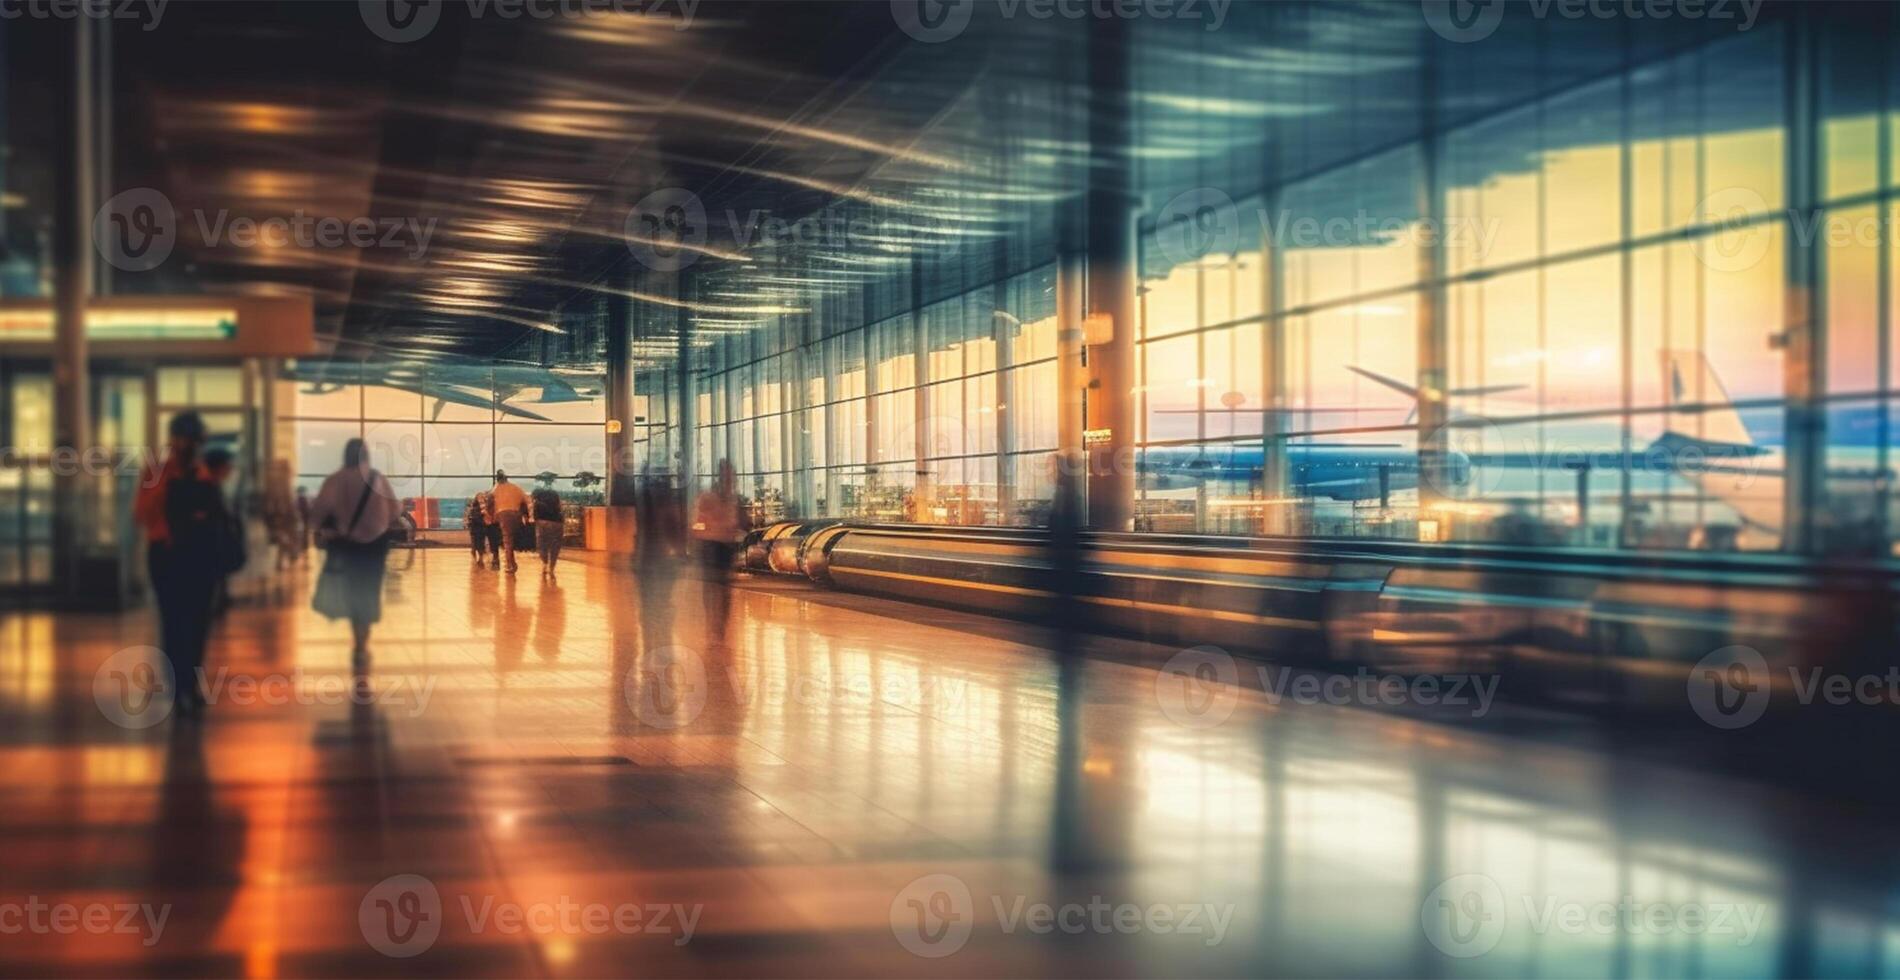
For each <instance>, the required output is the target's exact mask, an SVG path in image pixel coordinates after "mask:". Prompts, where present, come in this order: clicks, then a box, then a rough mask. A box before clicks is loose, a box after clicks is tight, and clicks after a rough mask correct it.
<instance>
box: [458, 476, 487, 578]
mask: <svg viewBox="0 0 1900 980" xmlns="http://www.w3.org/2000/svg"><path fill="white" fill-rule="evenodd" d="M482 497H483V495H482V494H479V493H477V494H475V495H474V496H472V497H470V498H468V508H467V510H465V511H463V512H462V526H463V527H465V528H467V529H468V550H469V553H470V554H473V555H474V556H475V567H476V568H480V567H482V558H483V556H484V555H486V554H487V553H488V520H487V518H486V517H485V516H484V513H485V511H486V510H487V508H488V504H487V503H486V502H485V501H483V500H482Z"/></svg>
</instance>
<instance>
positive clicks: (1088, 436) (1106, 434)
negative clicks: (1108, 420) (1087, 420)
mask: <svg viewBox="0 0 1900 980" xmlns="http://www.w3.org/2000/svg"><path fill="white" fill-rule="evenodd" d="M1114 438H1115V430H1114V429H1083V430H1082V445H1084V446H1106V445H1108V444H1109V441H1110V440H1112V439H1114Z"/></svg>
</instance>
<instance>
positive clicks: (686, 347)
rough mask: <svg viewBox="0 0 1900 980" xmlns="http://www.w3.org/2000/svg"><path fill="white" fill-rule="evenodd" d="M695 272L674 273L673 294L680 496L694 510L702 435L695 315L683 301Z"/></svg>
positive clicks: (690, 286)
mask: <svg viewBox="0 0 1900 980" xmlns="http://www.w3.org/2000/svg"><path fill="white" fill-rule="evenodd" d="M691 276H692V273H691V272H689V271H687V270H685V269H681V270H680V271H678V272H676V273H674V274H673V277H674V278H673V296H674V298H675V299H678V300H681V301H682V305H681V306H679V307H678V308H677V309H676V312H675V314H674V317H673V330H674V332H675V333H676V334H677V335H678V337H679V364H678V366H677V367H678V372H679V386H680V412H679V429H680V451H679V468H680V498H681V500H682V501H683V502H684V503H685V505H686V507H687V508H688V510H687V513H689V514H690V513H692V510H691V507H692V505H693V489H694V487H693V480H694V477H695V476H696V475H697V472H698V468H697V460H696V459H695V458H694V455H695V451H696V449H697V447H698V443H699V436H698V432H697V430H696V425H697V423H698V419H697V418H696V416H697V415H698V414H699V400H698V397H697V396H696V395H695V394H694V390H693V318H692V315H691V314H690V313H688V312H687V309H686V307H685V305H684V301H685V300H686V299H687V298H688V297H689V296H690V294H691V293H692V278H691Z"/></svg>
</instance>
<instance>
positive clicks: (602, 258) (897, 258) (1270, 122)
mask: <svg viewBox="0 0 1900 980" xmlns="http://www.w3.org/2000/svg"><path fill="white" fill-rule="evenodd" d="M582 6H584V5H582V4H580V3H579V0H569V2H568V3H565V4H563V3H560V2H559V0H548V2H546V3H539V4H537V3H536V2H535V0H527V5H526V6H525V7H524V6H522V5H520V4H512V3H511V2H510V0H487V2H481V0H472V2H453V0H450V2H440V3H437V4H435V5H434V6H433V7H431V6H429V5H428V4H412V3H409V2H408V0H394V2H393V3H392V2H389V0H371V2H370V3H368V4H359V3H356V2H352V0H302V2H285V3H271V2H216V0H197V2H180V0H173V2H171V3H169V4H168V5H167V6H166V7H165V9H164V14H163V18H162V21H161V22H160V23H159V24H158V26H157V27H156V29H153V30H149V31H146V30H142V29H140V27H139V26H138V25H128V24H116V25H114V28H113V30H112V32H111V35H112V36H111V59H110V61H111V65H112V77H111V85H110V91H111V93H112V106H111V120H112V122H111V126H110V127H109V134H110V139H111V143H112V152H111V157H110V159H111V161H112V165H111V168H110V173H109V174H107V175H106V179H105V180H104V182H103V184H104V187H103V190H104V191H105V192H106V193H104V194H102V197H105V196H109V195H110V194H111V193H116V192H118V191H121V190H124V189H127V188H134V187H152V188H156V189H158V190H160V191H161V192H163V193H164V194H165V195H166V196H167V197H168V198H169V199H170V201H171V202H172V204H173V206H174V208H175V209H176V211H177V212H178V214H179V215H180V216H181V220H180V239H179V247H178V250H177V254H176V255H175V256H174V257H173V258H172V259H170V260H169V261H168V262H166V263H165V264H163V265H162V266H160V267H159V268H158V269H155V270H153V271H151V272H147V273H137V274H134V273H115V274H114V276H113V279H112V287H113V288H114V289H115V290H117V291H121V292H143V291H183V290H199V289H205V290H216V291H224V290H242V291H252V292H266V293H279V294H308V295H311V296H312V297H313V298H314V299H315V301H316V304H317V309H318V313H319V329H320V331H321V332H323V333H324V334H325V335H326V336H328V337H330V338H332V339H334V340H335V341H336V342H337V344H338V346H337V347H336V351H337V353H338V354H339V355H342V356H349V357H357V356H366V355H372V354H376V353H377V352H391V353H400V354H405V355H415V356H420V357H429V356H435V357H443V356H456V357H462V356H466V357H478V358H486V357H493V356H496V355H499V354H503V353H504V352H510V351H514V352H519V351H521V350H523V348H524V340H526V339H543V338H547V337H556V338H557V339H556V340H554V341H551V342H550V343H549V344H548V345H547V346H546V347H545V351H551V352H552V356H556V357H560V358H563V359H568V360H575V359H578V360H587V359H589V358H591V357H592V356H593V355H594V351H592V350H586V349H575V345H571V344H567V343H566V342H565V341H563V340H560V339H558V338H559V337H560V336H561V335H562V334H563V326H562V322H563V320H562V311H563V310H564V309H566V308H567V307H568V306H570V305H571V304H573V303H574V302H575V301H576V300H577V299H588V300H597V299H598V298H599V297H601V296H602V295H605V294H609V293H620V294H622V295H625V296H628V297H629V299H630V300H631V302H632V303H633V304H634V306H635V309H636V313H637V314H638V315H643V316H645V319H647V320H649V321H657V322H665V323H670V322H671V321H672V319H673V318H674V317H675V316H676V315H677V314H676V312H675V306H676V305H677V302H678V301H676V300H672V299H671V298H670V293H669V290H670V278H669V277H668V275H667V274H666V273H667V269H666V268H665V267H664V264H663V263H662V265H661V267H659V268H657V269H656V268H655V263H654V261H653V255H654V251H653V250H652V248H650V247H648V246H649V245H650V244H651V243H650V242H643V240H642V236H643V234H644V233H643V232H642V231H641V227H642V225H641V223H640V221H639V220H638V217H639V216H640V215H642V214H650V213H652V212H653V207H652V205H651V202H653V201H654V200H655V198H653V197H651V195H654V194H655V193H656V192H659V193H660V194H661V198H660V200H661V201H662V202H664V201H668V200H672V198H671V197H668V196H667V195H678V194H690V195H692V196H693V200H694V201H695V203H696V204H697V205H698V207H699V208H700V210H701V211H703V214H704V217H703V219H701V220H703V224H704V226H705V230H704V232H703V235H702V236H701V237H702V238H703V241H701V240H700V239H695V241H699V242H700V244H699V245H698V250H697V251H693V252H691V257H692V258H693V259H694V260H695V262H696V265H695V272H696V274H697V275H698V277H699V281H700V284H699V286H698V288H697V289H696V290H695V293H694V297H693V300H692V308H691V310H690V315H691V316H693V317H694V318H695V320H696V322H699V323H700V324H702V329H707V330H714V331H717V330H743V329H748V328H749V327H750V326H753V325H756V324H758V323H762V322H766V320H767V319H768V318H769V317H771V316H772V315H774V314H776V313H778V312H786V311H793V310H803V309H809V308H811V307H812V305H813V303H814V302H815V301H817V299H818V297H820V296H821V295H822V294H823V293H824V292H825V291H827V290H835V289H838V288H840V287H841V286H842V287H843V288H855V287H857V286H859V285H861V284H863V283H867V282H872V281H875V280H877V279H878V278H879V277H888V276H889V275H891V274H892V273H893V272H904V273H907V272H908V271H909V269H910V266H911V262H912V261H913V257H914V256H917V255H919V254H926V253H927V254H929V255H931V256H939V255H941V254H942V253H944V251H945V246H947V245H959V244H961V245H968V244H970V243H972V242H975V243H979V244H985V245H990V244H994V243H1016V244H1015V246H1014V247H1016V248H1017V249H1018V251H1031V250H1033V248H1032V246H1030V245H1026V244H1025V243H1031V242H1038V241H1040V240H1041V237H1042V236H1046V234H1047V231H1048V228H1049V227H1050V226H1051V225H1052V224H1053V219H1052V215H1053V213H1054V211H1055V208H1056V206H1057V205H1058V204H1060V203H1061V202H1062V201H1064V200H1067V199H1069V198H1071V197H1073V196H1074V195H1075V194H1076V193H1077V192H1078V191H1079V190H1080V189H1081V188H1082V187H1083V186H1085V184H1086V182H1087V179H1088V177H1087V175H1088V171H1089V168H1090V166H1091V165H1092V164H1099V163H1101V162H1102V161H1103V160H1104V159H1105V158H1106V157H1109V156H1113V157H1118V158H1129V159H1131V160H1132V163H1133V165H1134V167H1135V169H1136V171H1137V173H1138V180H1139V188H1140V190H1141V191H1143V192H1144V193H1145V195H1146V200H1147V203H1148V206H1149V207H1150V208H1152V207H1155V206H1157V205H1158V204H1159V203H1160V201H1162V200H1165V199H1166V198H1167V196H1168V195H1171V194H1174V193H1177V192H1179V191H1181V190H1184V189H1187V188H1192V187H1200V186H1214V187H1219V188H1222V189H1224V190H1226V191H1228V192H1229V193H1230V194H1231V196H1233V197H1235V198H1236V199H1238V198H1240V197H1241V196H1243V195H1245V194H1249V193H1254V192H1256V191H1258V190H1259V189H1260V188H1261V187H1262V186H1263V185H1265V184H1266V183H1268V182H1270V181H1273V180H1284V179H1292V178H1295V177H1298V176H1300V175H1302V174H1307V173H1312V172H1315V171H1318V170H1321V169H1323V168H1326V167H1329V166H1333V165H1336V164H1337V163H1338V162H1340V161H1344V160H1350V159H1354V158H1357V157H1363V156H1365V155H1367V154H1370V153H1374V152H1376V151H1378V150H1379V149H1380V148H1383V147H1390V146H1394V145H1398V144H1400V143H1403V142H1404V141H1406V140H1410V139H1413V138H1415V136H1416V134H1417V133H1418V132H1419V130H1420V128H1421V127H1422V126H1423V125H1424V124H1425V122H1426V115H1427V114H1426V112H1425V111H1424V110H1425V108H1426V103H1425V102H1424V101H1423V100H1424V98H1425V93H1426V92H1427V91H1430V92H1431V93H1432V96H1433V98H1432V101H1431V104H1430V109H1431V110H1432V113H1433V114H1435V116H1436V118H1437V122H1439V123H1440V124H1446V123H1450V122H1455V121H1457V120H1458V119H1461V118H1475V117H1478V116H1482V115H1485V114H1488V113H1495V112H1497V111H1499V110H1500V109H1502V108H1504V107H1508V106H1510V105H1513V104H1516V103H1518V102H1522V101H1524V100H1527V99H1529V98H1532V97H1533V96H1534V95H1535V94H1536V93H1538V92H1540V91H1547V90H1551V89H1554V88H1557V87H1561V86H1567V85H1575V84H1577V83H1578V82H1579V81H1581V80H1588V79H1591V78H1593V77H1598V76H1606V75H1608V74H1609V73H1611V72H1613V71H1614V70H1616V69H1617V68H1618V67H1619V66H1622V65H1627V64H1633V63H1641V62H1643V61H1645V60H1649V59H1653V58H1655V57H1658V56H1660V55H1661V54H1662V53H1664V52H1667V51H1670V50H1674V49H1677V48H1681V47H1684V46H1687V45H1690V44H1695V43H1700V42H1701V41H1702V40H1704V39H1706V38H1708V37H1712V36H1719V34H1720V33H1721V32H1722V31H1724V30H1729V31H1732V27H1730V26H1728V25H1721V24H1715V23H1711V22H1706V21H1704V22H1689V21H1684V20H1677V21H1674V22H1672V23H1664V24H1659V25H1656V26H1654V27H1653V28H1648V27H1646V28H1645V29H1644V30H1643V31H1641V32H1640V33H1639V32H1633V31H1631V30H1630V28H1629V26H1628V23H1627V22H1621V23H1619V22H1600V21H1592V20H1588V19H1584V20H1578V21H1564V20H1561V19H1559V18H1543V19H1535V20H1533V19H1530V18H1524V17H1515V18H1506V19H1505V21H1504V22H1503V24H1502V26H1501V28H1500V30H1499V32H1498V36H1497V39H1496V40H1494V41H1491V42H1487V43H1484V44H1458V43H1450V42H1447V41H1446V40H1444V39H1443V38H1442V37H1438V36H1434V34H1433V33H1432V31H1430V30H1429V29H1428V27H1427V24H1426V23H1425V19H1424V18H1423V17H1421V14H1420V9H1421V8H1420V6H1419V4H1418V3H1417V2H1415V0H1395V2H1382V0H1358V2H1333V3H1290V2H1289V3H1244V2H1243V3H1235V4H1233V5H1232V6H1231V7H1223V8H1221V9H1220V11H1219V13H1218V16H1219V18H1220V22H1219V25H1218V29H1215V27H1214V23H1213V21H1212V20H1211V18H1212V17H1213V16H1215V15H1216V14H1215V11H1214V8H1213V7H1212V5H1207V4H1203V5H1202V6H1201V8H1200V16H1199V17H1198V18H1196V19H1192V20H1189V19H1184V18H1175V19H1171V20H1154V19H1148V20H1143V21H1139V22H1136V23H1133V24H1131V25H1130V27H1129V29H1128V31H1127V32H1126V33H1125V34H1122V35H1118V36H1119V37H1122V38H1124V39H1125V40H1124V41H1123V42H1120V43H1122V44H1123V45H1124V46H1125V48H1126V54H1127V56H1128V58H1129V64H1130V66H1131V82H1130V86H1129V89H1128V91H1127V92H1126V93H1106V92H1102V91H1099V90H1092V89H1091V87H1090V86H1089V84H1088V75H1087V67H1086V57H1085V56H1086V55H1087V52H1088V45H1089V43H1090V24H1089V23H1088V22H1087V21H1075V20H1065V19H1064V18H1062V17H1060V16H1053V17H1043V18H1038V17H1033V16H1030V15H1029V14H1028V13H1027V12H1026V9H1027V8H1024V7H1022V6H1021V5H1009V4H982V3H979V4H976V5H975V7H974V12H973V16H972V18H971V20H970V23H969V26H968V27H967V28H965V29H964V30H963V31H962V32H961V33H960V34H959V35H957V36H955V37H953V38H950V39H947V40H941V41H934V40H918V39H916V38H915V37H913V36H911V35H910V34H907V33H906V32H905V31H904V30H902V29H900V27H899V24H898V20H899V16H900V15H901V11H902V10H903V9H904V5H903V4H902V3H900V4H897V5H895V6H894V5H892V4H891V3H888V2H886V0H875V2H816V3H796V2H776V3H775V2H756V3H720V2H714V0H705V2H701V3H698V4H695V5H694V6H693V8H692V16H691V17H690V18H682V17H681V14H682V12H683V10H684V8H682V7H681V6H679V5H678V4H676V3H673V2H665V3H647V4H644V5H643V6H642V8H641V9H643V10H644V11H645V12H644V13H609V12H598V11H596V12H586V13H577V14H575V15H573V16H567V15H565V14H563V12H564V11H565V12H570V13H571V12H575V11H577V10H579V9H580V8H581V7H582ZM507 10H517V11H520V12H521V13H522V14H523V15H522V16H516V17H507V16H502V15H501V14H502V12H504V11H507ZM391 11H394V12H396V13H399V14H402V13H416V12H418V11H421V12H424V13H428V14H429V15H430V16H433V17H435V18H437V19H436V20H435V23H434V27H433V29H431V30H429V31H428V32H427V33H426V35H425V36H422V37H421V38H420V39H417V40H410V41H405V42H400V43H399V42H396V41H392V40H389V39H386V37H384V36H379V34H378V33H377V31H376V30H375V29H374V26H384V27H386V25H387V23H388V22H387V21H385V22H383V23H382V24H376V18H377V17H378V16H385V17H386V16H389V14H390V12H391ZM431 11H432V13H430V12H431ZM535 11H539V12H548V11H553V12H554V13H555V14H557V16H547V17H537V16H532V13H533V12H535ZM894 11H896V12H897V14H896V15H894ZM61 29H62V25H57V24H47V23H34V22H25V21H12V22H8V23H7V24H6V25H4V26H0V30H4V31H5V32H6V38H7V42H6V47H5V50H6V52H7V54H8V57H9V65H8V71H7V76H8V83H9V86H10V88H11V89H12V91H11V92H10V93H9V95H8V98H7V104H8V106H9V107H10V110H11V112H12V117H11V118H9V120H8V126H7V134H8V142H9V146H10V148H11V150H12V155H11V157H10V160H11V161H12V162H13V163H14V169H15V171H16V172H14V173H10V174H9V175H8V181H7V186H8V187H9V189H14V188H24V191H23V192H22V193H24V195H25V196H26V197H27V198H29V199H34V198H38V197H39V196H40V190H39V189H37V188H36V185H35V181H36V180H38V179H42V178H43V177H44V173H43V172H40V173H38V174H37V176H36V174H35V173H34V172H33V170H32V167H31V166H30V165H29V166H28V167H27V168H26V170H25V171H24V172H22V171H20V168H19V166H18V164H19V163H20V162H22V161H21V158H22V148H23V147H25V148H28V149H30V148H31V147H32V145H33V141H34V140H35V139H38V138H44V135H45V131H46V128H47V127H46V120H45V119H44V118H42V117H41V116H39V115H36V114H35V108H36V107H43V106H44V105H45V104H46V103H47V101H48V100H47V99H46V98H45V94H46V93H47V92H48V91H49V89H48V86H49V84H51V83H50V82H49V80H50V79H57V78H59V77H60V73H61V72H63V71H64V70H65V69H64V67H63V64H62V59H61V58H60V54H61V53H63V51H64V49H63V48H62V47H61V43H60V35H59V34H58V31H59V30H61ZM1097 43H1099V40H1098V42H1097ZM1105 99H1106V100H1113V101H1114V104H1113V106H1112V107H1111V108H1113V109H1114V110H1115V111H1117V112H1120V113H1123V114H1125V115H1126V117H1127V119H1128V120H1129V128H1128V135H1127V138H1126V142H1125V144H1124V145H1120V146H1113V147H1091V146H1090V145H1089V143H1088V140H1087V138H1086V134H1087V128H1086V125H1085V122H1086V119H1087V113H1088V110H1089V108H1090V106H1091V104H1092V103H1094V102H1097V101H1100V100H1105ZM38 159H39V160H42V161H43V160H44V159H45V155H44V154H41V155H39V157H38ZM1497 165H1498V166H1506V167H1508V166H1509V165H1510V162H1509V161H1499V162H1498V163H1497ZM643 205H645V206H646V207H645V210H644V211H642V210H640V209H641V208H642V206H643ZM21 210H23V211H24V212H26V213H29V214H30V213H31V211H32V207H31V205H29V206H27V207H25V208H23V209H21ZM297 214H302V215H305V216H308V217H311V218H315V217H320V216H333V217H337V218H342V219H352V218H364V217H367V218H371V219H376V220H378V221H389V220H392V219H393V220H395V221H396V222H398V223H399V229H398V230H399V232H400V234H398V235H397V236H396V238H397V240H395V241H394V242H392V244H391V245H389V246H384V245H383V244H382V243H381V242H380V241H379V242H378V243H377V244H376V245H374V246H372V247H361V248H357V247H350V248H260V247H236V246H234V245H233V244H232V243H231V242H230V241H229V240H228V236H220V235H218V234H212V235H206V234H205V231H206V229H207V227H208V224H209V223H212V222H215V221H216V219H217V218H218V216H220V215H222V216H225V217H227V218H228V217H236V216H249V217H252V218H258V219H262V218H266V217H272V216H280V217H290V216H293V215H297ZM630 214H632V215H634V216H635V220H634V221H632V222H630V221H629V216H630ZM799 218H822V219H823V221H821V222H819V223H817V224H815V225H812V224H809V222H808V225H809V226H808V227H797V226H793V225H792V224H791V222H793V221H794V220H795V219H799ZM848 222H860V224H856V225H851V226H850V228H851V229H852V230H850V231H848V232H846V231H845V230H844V228H845V226H846V223H848ZM19 223H20V222H19V221H18V220H17V219H16V221H15V222H14V224H15V225H18V224H19ZM422 228H426V229H427V230H428V231H429V237H428V239H427V247H426V249H425V248H421V247H420V246H421V244H422V241H421V238H420V235H419V234H418V231H419V230H420V229H422ZM814 232H815V233H814ZM379 237H380V235H379ZM19 238H20V235H19V230H18V229H17V228H12V229H9V230H8V232H7V235H6V239H7V241H8V243H9V244H10V245H13V244H14V243H17V242H18V241H19ZM1034 247H1040V246H1034ZM672 254H674V253H670V252H667V253H663V258H664V256H665V255H672ZM959 254H962V255H964V256H965V257H966V258H964V259H962V261H969V262H986V261H988V258H987V257H988V256H989V255H990V254H991V251H989V250H986V248H975V249H965V250H963V251H962V252H961V253H959ZM933 261H934V259H933ZM986 272H987V269H981V270H977V271H976V272H974V273H972V275H976V276H978V277H980V276H981V275H983V274H985V273H986ZM664 348H665V344H664V343H663V342H660V343H656V344H655V349H656V350H663V349H664Z"/></svg>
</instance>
